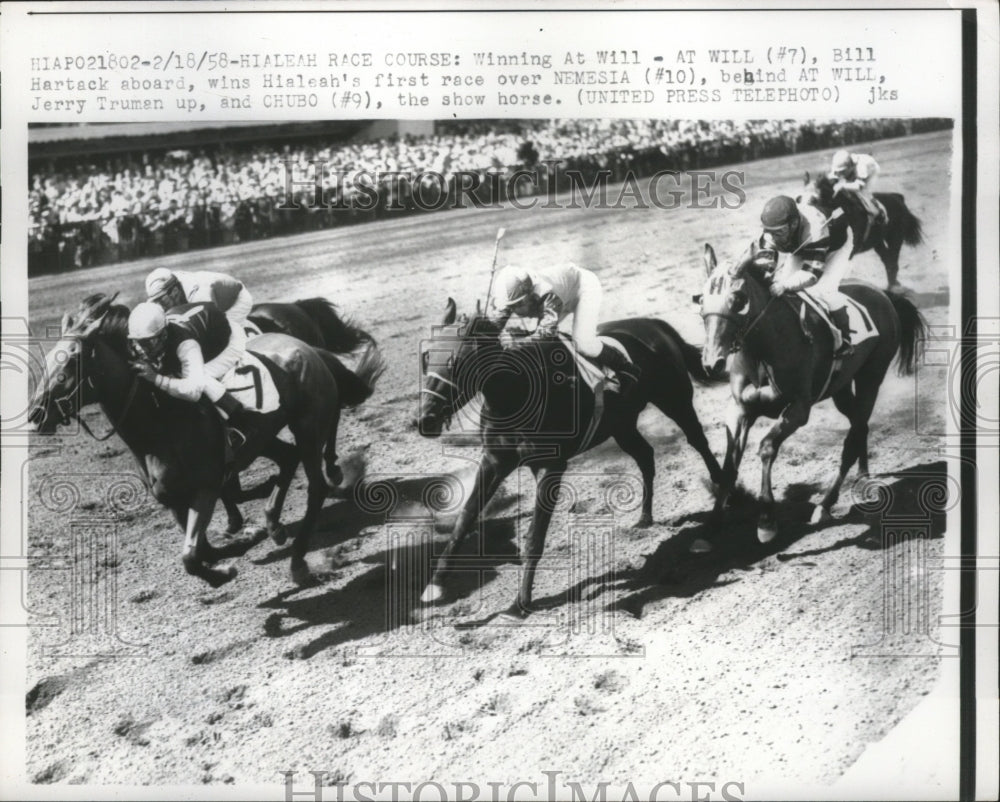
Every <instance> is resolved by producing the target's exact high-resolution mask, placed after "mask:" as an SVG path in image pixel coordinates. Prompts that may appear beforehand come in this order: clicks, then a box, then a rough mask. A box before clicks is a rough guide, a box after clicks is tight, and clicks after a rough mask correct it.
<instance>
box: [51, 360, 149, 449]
mask: <svg viewBox="0 0 1000 802" xmlns="http://www.w3.org/2000/svg"><path fill="white" fill-rule="evenodd" d="M81 354H82V350H81ZM85 382H86V383H87V385H88V386H89V387H90V389H91V390H96V389H97V388H96V386H95V385H94V379H93V377H92V376H87V378H86V379H85ZM138 390H139V377H138V376H133V377H132V384H131V385H130V386H129V391H128V395H127V396H126V397H125V406H124V408H123V409H122V412H121V415H119V416H118V420H117V421H114V422H112V424H111V431H109V432H108V433H107V434H105V435H103V436H100V437H99V436H98V435H96V434H94V432H93V431H92V430H91V428H90V426H88V425H87V422H86V421H85V420H84V419H83V416H81V415H80V411H79V409H78V408H73V406H72V403H73V402H72V398H73V396H74V395H75V394H76V392H77V388H74V389H73V390H72V391H71V392H70V393H68V394H66V395H64V396H59V397H57V398H53V399H52V404H54V405H55V407H56V409H58V410H59V414H60V415H61V416H62V420H63V422H67V421H69V420H71V419H73V418H76V419H77V421H79V423H80V426H82V427H83V430H84V431H85V432H86V433H87V434H89V435H90V436H91V437H92V438H93V439H94V440H96V441H97V442H99V443H103V442H104V441H105V440H108V439H109V438H111V437H112V436H113V435H115V434H117V433H118V427H119V426H121V425H122V424H123V423H124V422H125V418H126V417H128V413H129V411H130V410H131V409H132V402H133V401H134V400H135V395H136V392H138Z"/></svg>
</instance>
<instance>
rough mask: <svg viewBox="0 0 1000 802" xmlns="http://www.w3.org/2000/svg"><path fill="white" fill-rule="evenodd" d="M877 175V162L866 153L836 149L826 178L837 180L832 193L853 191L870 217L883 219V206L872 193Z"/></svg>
mask: <svg viewBox="0 0 1000 802" xmlns="http://www.w3.org/2000/svg"><path fill="white" fill-rule="evenodd" d="M878 175H879V166H878V162H877V161H875V159H873V158H872V157H871V156H869V155H868V154H866V153H849V152H848V151H846V150H838V151H837V152H836V153H834V154H833V160H832V161H831V163H830V173H829V174H828V176H827V178H829V179H830V180H831V181H836V182H837V183H836V184H834V187H833V191H834V194H836V193H837V192H842V191H846V192H851V193H853V194H854V195H855V196H856V197H857V198H858V200H860V201H861V204H862V206H864V208H865V211H867V212H868V215H869V217H870V218H871V219H873V220H878V219H879V218H881V219H882V220H885V219H886V211H885V207H883V206H882V204H881V203H879V202H878V201H877V200H876V199H875V197H874V195H873V194H872V193H874V192H875V184H876V183H877V180H878Z"/></svg>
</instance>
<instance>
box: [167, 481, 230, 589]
mask: <svg viewBox="0 0 1000 802" xmlns="http://www.w3.org/2000/svg"><path fill="white" fill-rule="evenodd" d="M215 502H216V495H215V493H212V492H210V491H207V490H199V491H197V492H196V493H195V496H194V499H193V501H192V503H191V507H190V508H189V509H188V511H187V520H186V531H185V534H184V550H183V552H182V553H181V560H182V561H183V563H184V570H186V571H187V572H188V573H189V574H193V575H194V576H198V577H201V578H202V579H204V580H205V581H206V582H208V584H210V585H211V586H212V587H213V588H217V587H219V586H220V585H224V584H225V583H226V582H228V581H229V580H231V579H232V578H233V577H234V576H236V568H234V567H233V566H231V565H230V566H228V567H227V568H226V569H225V570H219V569H218V568H212V567H211V566H209V565H207V564H206V563H205V562H204V561H203V556H202V555H203V554H204V553H205V552H206V551H207V550H208V548H209V547H208V539H207V536H206V530H207V529H208V522H209V521H211V520H212V511H213V510H214V509H215ZM174 514H175V515H177V516H178V519H179V518H180V516H179V514H178V512H177V511H175V513H174Z"/></svg>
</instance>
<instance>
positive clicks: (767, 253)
mask: <svg viewBox="0 0 1000 802" xmlns="http://www.w3.org/2000/svg"><path fill="white" fill-rule="evenodd" d="M753 263H754V266H755V267H758V268H760V269H761V270H766V271H768V272H770V271H772V270H774V268H775V267H776V266H777V264H778V252H777V251H776V250H774V249H773V248H761V249H760V250H759V251H757V254H756V256H754V258H753Z"/></svg>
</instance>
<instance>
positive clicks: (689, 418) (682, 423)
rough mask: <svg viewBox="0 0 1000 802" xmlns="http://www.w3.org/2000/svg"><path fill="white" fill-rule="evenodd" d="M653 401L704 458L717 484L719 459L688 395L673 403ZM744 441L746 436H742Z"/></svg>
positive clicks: (720, 469) (720, 470)
mask: <svg viewBox="0 0 1000 802" xmlns="http://www.w3.org/2000/svg"><path fill="white" fill-rule="evenodd" d="M653 403H654V404H656V406H657V407H659V409H660V411H661V412H662V413H663V414H664V415H666V416H667V417H668V418H670V419H671V420H672V421H674V423H676V424H677V425H678V426H679V427H680V429H681V431H682V432H684V436H685V437H686V438H687V441H688V443H689V444H690V445H691V447H692V448H693V449H694V450H695V451H697V452H698V453H699V454H700V455H701V458H702V460H704V462H705V467H706V468H708V476H709V478H710V479H711V480H712V484H713V485H718V484H719V483H720V482H721V481H722V468H720V467H719V461H718V460H717V459H716V458H715V454H713V453H712V450H711V449H710V448H709V447H708V438H706V437H705V429H704V428H703V427H702V425H701V421H700V420H698V414H697V413H696V412H695V411H694V407H693V406H692V405H691V398H690V396H689V397H687V398H685V399H684V400H682V401H679V400H677V399H674V401H673V403H669V402H666V401H665V402H664V403H662V404H661V403H659V402H656V401H654V402H653ZM745 442H746V438H745V437H744V443H745Z"/></svg>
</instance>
